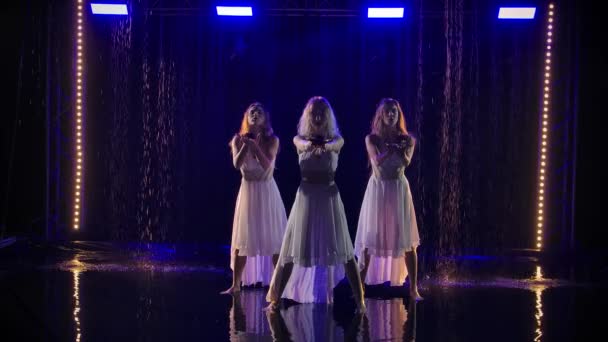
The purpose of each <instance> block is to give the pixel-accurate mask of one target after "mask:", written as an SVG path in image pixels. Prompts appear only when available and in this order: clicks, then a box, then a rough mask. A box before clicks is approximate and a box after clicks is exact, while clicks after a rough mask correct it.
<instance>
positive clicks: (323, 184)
mask: <svg viewBox="0 0 608 342" xmlns="http://www.w3.org/2000/svg"><path fill="white" fill-rule="evenodd" d="M294 144H295V146H296V149H297V152H298V159H299V164H300V172H301V177H302V181H301V183H300V187H299V188H298V192H297V193H296V198H295V201H294V204H293V207H292V208H291V212H290V214H289V219H288V222H287V229H286V232H285V237H284V238H283V244H282V246H281V254H280V256H279V262H278V264H277V266H276V268H275V271H274V274H273V277H272V281H271V284H270V289H269V291H268V295H267V296H266V300H267V301H269V302H270V305H269V306H268V308H269V309H276V308H277V307H278V301H279V300H280V298H281V297H284V298H289V299H292V300H295V301H297V302H300V303H310V302H327V303H331V302H332V301H333V297H332V293H333V288H334V286H335V285H336V284H337V282H338V281H339V280H340V279H342V277H343V272H344V269H345V271H346V275H347V278H348V281H349V282H350V285H351V288H352V290H353V294H354V298H355V302H356V303H357V307H358V311H359V312H364V311H365V302H364V301H363V287H362V284H361V279H360V278H359V272H358V269H357V265H356V263H355V259H354V252H353V245H352V240H351V239H350V235H349V233H348V225H347V223H346V216H345V213H344V206H343V204H342V200H341V199H340V193H339V191H338V187H337V186H336V183H335V182H334V174H335V171H336V168H337V166H338V154H339V153H340V149H341V148H342V146H343V145H344V139H342V137H341V136H340V131H339V129H338V125H337V123H336V119H335V116H334V113H333V110H332V108H331V106H330V104H329V102H328V101H327V100H326V99H325V98H323V97H320V96H316V97H313V98H311V99H310V100H308V103H307V104H306V107H305V108H304V111H303V113H302V116H301V118H300V122H299V124H298V135H297V136H296V137H295V138H294Z"/></svg>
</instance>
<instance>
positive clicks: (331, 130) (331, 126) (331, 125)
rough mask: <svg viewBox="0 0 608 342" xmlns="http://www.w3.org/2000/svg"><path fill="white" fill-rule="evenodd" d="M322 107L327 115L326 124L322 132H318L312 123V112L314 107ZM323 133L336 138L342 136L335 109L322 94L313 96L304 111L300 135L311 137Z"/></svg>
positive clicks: (327, 136) (299, 123)
mask: <svg viewBox="0 0 608 342" xmlns="http://www.w3.org/2000/svg"><path fill="white" fill-rule="evenodd" d="M317 108H320V109H321V110H323V113H324V116H325V126H324V130H323V131H322V132H316V129H315V127H314V126H313V124H312V112H313V110H314V109H317ZM315 133H316V134H320V135H322V136H323V137H324V138H335V137H337V136H340V129H339V128H338V123H337V122H336V116H335V115H334V111H333V109H332V108H331V105H330V104H329V101H327V99H325V98H324V97H322V96H313V97H311V98H310V99H309V100H308V102H306V106H305V107H304V110H303V111H302V116H301V117H300V122H298V135H299V136H302V137H310V136H312V135H316V134H315Z"/></svg>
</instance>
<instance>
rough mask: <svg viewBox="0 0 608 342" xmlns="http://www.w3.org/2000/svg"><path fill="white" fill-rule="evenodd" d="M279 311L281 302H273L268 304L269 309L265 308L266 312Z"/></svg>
mask: <svg viewBox="0 0 608 342" xmlns="http://www.w3.org/2000/svg"><path fill="white" fill-rule="evenodd" d="M277 310H279V302H276V301H272V302H270V304H268V306H267V307H265V308H264V311H277Z"/></svg>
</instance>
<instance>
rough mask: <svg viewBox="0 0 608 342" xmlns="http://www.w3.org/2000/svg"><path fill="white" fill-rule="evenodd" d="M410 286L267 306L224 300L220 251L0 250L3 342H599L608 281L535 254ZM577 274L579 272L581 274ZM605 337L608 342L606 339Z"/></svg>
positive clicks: (252, 297) (477, 262)
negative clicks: (415, 298)
mask: <svg viewBox="0 0 608 342" xmlns="http://www.w3.org/2000/svg"><path fill="white" fill-rule="evenodd" d="M440 262H447V263H452V264H454V265H457V266H455V267H454V269H453V270H452V271H451V272H443V273H442V274H441V275H437V274H435V275H425V274H421V278H422V280H421V292H422V295H423V296H424V297H425V300H423V301H421V302H418V303H414V302H411V301H410V300H409V298H407V297H406V293H407V288H406V287H389V286H384V285H380V286H368V287H367V288H366V296H367V299H366V300H367V305H368V312H367V314H366V315H364V316H359V315H355V313H354V310H355V305H354V302H353V301H352V300H351V298H350V290H349V287H348V284H346V283H345V282H344V281H343V282H341V283H340V285H339V286H338V287H337V288H336V290H335V291H336V292H335V298H336V300H335V303H334V304H332V305H326V304H296V303H289V302H285V303H283V304H284V305H283V307H282V309H281V310H280V311H279V312H276V313H267V312H264V311H263V310H262V308H263V307H264V306H265V305H266V303H265V301H264V297H265V289H264V288H245V289H244V290H243V291H242V292H241V294H239V295H235V296H226V295H220V294H219V292H220V291H221V290H223V289H225V288H226V287H228V285H229V283H230V277H231V273H230V271H229V269H228V268H227V267H226V265H228V251H227V250H226V247H225V246H203V245H171V246H168V245H139V244H110V243H92V242H71V243H64V244H61V245H40V244H34V243H31V242H24V241H21V242H17V243H15V244H13V245H11V246H9V247H5V248H3V249H0V317H1V319H0V327H1V329H0V333H1V335H0V340H2V341H26V340H61V341H71V340H73V341H115V340H132V341H133V340H135V341H192V340H197V341H229V340H232V341H273V340H279V341H290V340H291V341H351V340H352V341H403V340H406V341H411V340H418V341H579V340H583V339H587V338H591V337H592V336H594V338H593V340H603V339H605V324H606V317H607V316H606V314H605V312H604V310H605V308H606V304H608V296H607V295H606V291H605V289H606V282H605V281H602V280H601V279H600V280H598V279H594V278H593V277H588V276H585V272H584V271H583V272H581V271H580V269H581V268H571V267H570V268H566V267H564V263H562V262H560V261H559V260H558V261H553V262H544V263H541V262H539V261H538V260H536V259H535V258H531V257H514V256H511V257H500V258H497V257H487V256H484V257H481V256H465V257H461V258H454V259H448V260H443V261H440ZM582 269H583V270H584V267H582ZM602 336H604V337H602Z"/></svg>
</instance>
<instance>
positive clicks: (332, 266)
mask: <svg viewBox="0 0 608 342" xmlns="http://www.w3.org/2000/svg"><path fill="white" fill-rule="evenodd" d="M353 258H354V251H353V245H352V240H351V239H350V235H349V233H348V224H347V222H346V215H345V213H344V205H343V204H342V199H341V198H340V193H339V191H338V187H337V186H336V185H335V184H331V185H326V184H310V183H305V182H303V183H302V184H300V187H299V188H298V192H297V193H296V199H295V201H294V204H293V207H292V208H291V212H290V214H289V219H288V221H287V230H286V232H285V237H284V239H283V244H282V247H281V254H280V256H279V265H278V267H277V271H275V273H274V275H273V278H272V281H271V285H270V290H269V292H268V296H267V300H268V301H272V300H276V299H277V297H278V294H277V291H278V287H279V284H280V279H281V277H282V267H283V266H284V265H285V264H286V263H293V264H294V266H293V271H292V274H291V277H290V279H289V282H288V283H287V286H286V288H285V290H284V292H283V298H289V299H292V300H295V301H297V302H300V303H312V302H328V303H331V302H333V288H334V287H335V286H336V285H337V283H338V282H339V281H340V280H341V279H342V278H344V264H345V263H346V262H347V261H349V260H351V259H353Z"/></svg>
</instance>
